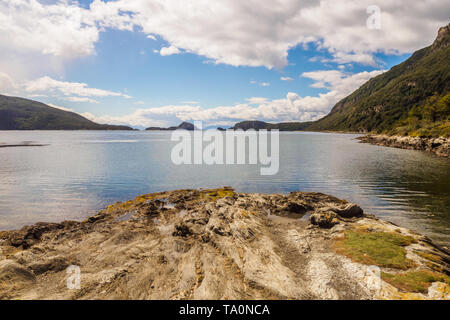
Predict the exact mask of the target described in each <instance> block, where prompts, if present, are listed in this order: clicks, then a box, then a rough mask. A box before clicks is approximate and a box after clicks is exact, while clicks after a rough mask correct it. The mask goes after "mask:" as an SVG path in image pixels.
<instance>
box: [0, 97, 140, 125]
mask: <svg viewBox="0 0 450 320" xmlns="http://www.w3.org/2000/svg"><path fill="white" fill-rule="evenodd" d="M0 130H133V129H132V128H130V127H127V126H114V125H107V124H98V123H95V122H92V121H90V120H88V119H86V118H84V117H82V116H80V115H79V114H76V113H74V112H69V111H64V110H60V109H57V108H53V107H50V106H48V105H46V104H44V103H41V102H37V101H33V100H28V99H23V98H17V97H8V96H3V95H0Z"/></svg>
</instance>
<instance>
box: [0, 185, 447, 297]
mask: <svg viewBox="0 0 450 320" xmlns="http://www.w3.org/2000/svg"><path fill="white" fill-rule="evenodd" d="M449 263H450V255H449V253H448V251H447V250H446V249H443V248H441V247H439V246H437V245H436V244H434V243H433V242H432V241H431V240H430V239H428V238H427V237H425V236H422V235H420V234H417V233H415V232H413V231H411V230H408V229H406V228H403V227H400V226H397V225H394V224H392V223H389V222H387V221H383V220H381V219H378V218H376V217H375V216H373V215H371V214H366V213H364V212H363V210H362V209H361V208H360V207H359V206H358V205H357V204H354V203H349V202H347V201H345V200H342V199H338V198H335V197H333V196H329V195H325V194H321V193H313V192H291V193H290V194H288V195H281V194H257V193H254V194H245V193H236V192H235V191H234V190H233V189H232V188H230V187H224V188H219V189H204V190H202V189H200V190H176V191H167V192H159V193H153V194H146V195H142V196H139V197H137V198H135V199H134V200H130V201H126V202H122V203H115V204H112V205H110V206H108V207H106V208H105V209H104V210H102V211H100V212H99V213H98V214H96V215H95V216H92V217H90V218H87V219H86V220H84V221H82V222H78V221H64V222H61V223H37V224H35V225H32V226H26V227H23V228H22V229H20V230H14V231H2V232H0V281H1V284H2V285H1V286H0V298H1V299H450V294H449V292H450V277H449V273H450V268H449ZM69 266H78V267H79V268H80V272H81V276H82V277H81V279H82V280H81V286H80V289H79V290H68V289H67V287H66V280H67V277H68V274H67V272H66V270H67V268H68V267H69Z"/></svg>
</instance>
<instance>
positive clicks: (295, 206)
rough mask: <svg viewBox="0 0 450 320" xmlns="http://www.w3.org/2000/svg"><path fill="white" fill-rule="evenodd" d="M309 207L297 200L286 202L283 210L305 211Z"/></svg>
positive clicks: (292, 211) (291, 211)
mask: <svg viewBox="0 0 450 320" xmlns="http://www.w3.org/2000/svg"><path fill="white" fill-rule="evenodd" d="M309 209H310V207H309V206H307V205H305V204H302V203H298V202H288V203H287V204H286V205H285V206H284V207H283V211H287V212H290V213H305V212H306V211H308V210H309Z"/></svg>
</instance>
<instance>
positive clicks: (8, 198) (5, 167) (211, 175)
mask: <svg viewBox="0 0 450 320" xmlns="http://www.w3.org/2000/svg"><path fill="white" fill-rule="evenodd" d="M355 137H356V135H347V134H346V135H344V134H342V135H341V134H324V133H280V170H279V173H278V174H277V175H275V176H261V175H259V166H256V165H245V166H242V165H240V166H237V165H226V166H225V165H224V166H207V165H204V166H200V165H191V166H176V165H173V164H172V163H171V161H170V152H171V148H172V146H173V145H174V143H173V142H171V141H170V132H90V131H75V132H73V131H70V132H69V131H66V132H51V131H47V132H46V131H34V132H17V131H10V132H5V131H0V142H6V143H17V142H22V141H34V142H40V143H48V144H49V145H48V146H44V147H23V148H22V147H21V148H0V229H11V228H18V227H21V226H23V225H25V224H32V223H35V222H38V221H62V220H65V219H77V220H79V219H83V218H84V217H86V216H89V215H92V214H93V213H94V212H95V211H97V210H99V209H101V208H102V207H104V206H105V205H107V204H110V203H113V202H115V201H122V200H128V199H131V198H133V197H135V196H137V195H139V194H143V193H149V192H156V191H163V190H170V189H179V188H200V187H203V188H206V187H219V186H225V185H229V186H233V187H234V188H235V189H236V190H237V191H242V192H265V193H271V192H279V193H287V192H289V191H294V190H301V191H319V192H324V193H329V194H332V195H335V196H337V197H340V198H345V199H347V200H349V201H352V202H356V203H358V204H360V205H361V206H362V207H363V208H364V210H365V211H366V212H368V213H373V214H375V215H377V216H380V217H384V218H386V219H387V220H390V221H393V222H395V223H397V224H400V225H403V226H406V227H409V228H411V229H413V230H416V231H418V232H422V233H425V234H427V235H428V236H430V237H431V238H433V239H434V240H436V241H437V242H439V243H441V244H444V245H447V246H449V245H450V161H449V160H448V159H442V158H437V157H435V156H433V155H430V154H427V153H422V152H418V151H411V150H400V149H394V148H385V147H378V146H372V145H368V144H360V143H358V142H357V141H356V140H354V138H355Z"/></svg>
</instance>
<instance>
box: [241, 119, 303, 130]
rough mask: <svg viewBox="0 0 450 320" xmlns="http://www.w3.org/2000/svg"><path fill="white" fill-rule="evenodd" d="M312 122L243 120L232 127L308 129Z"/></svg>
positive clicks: (245, 128)
mask: <svg viewBox="0 0 450 320" xmlns="http://www.w3.org/2000/svg"><path fill="white" fill-rule="evenodd" d="M310 124H311V122H282V123H268V122H264V121H242V122H239V123H236V124H235V125H234V127H233V128H232V129H234V130H238V129H242V130H248V129H254V130H260V129H266V130H273V129H278V130H280V131H301V130H306V129H307V128H308V126H309V125H310Z"/></svg>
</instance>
